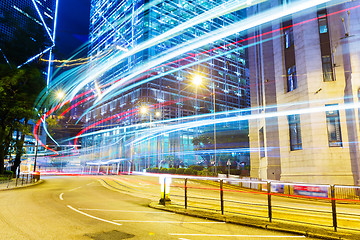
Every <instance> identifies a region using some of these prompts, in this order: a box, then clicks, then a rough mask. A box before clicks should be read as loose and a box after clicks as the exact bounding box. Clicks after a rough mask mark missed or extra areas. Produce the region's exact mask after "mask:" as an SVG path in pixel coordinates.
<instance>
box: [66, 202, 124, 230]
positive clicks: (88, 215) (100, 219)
mask: <svg viewBox="0 0 360 240" xmlns="http://www.w3.org/2000/svg"><path fill="white" fill-rule="evenodd" d="M67 207H68V208H70V209H71V210H73V211H75V212H78V213H80V214H82V215H85V216H87V217H90V218H93V219H96V220H99V221H102V222H106V223H111V224H114V225H118V226H121V225H122V224H121V223H116V222H113V221H109V220H105V219H102V218H98V217H95V216H92V215H90V214H87V213H84V212H82V211H79V210H77V209H75V208H73V207H72V206H70V205H67Z"/></svg>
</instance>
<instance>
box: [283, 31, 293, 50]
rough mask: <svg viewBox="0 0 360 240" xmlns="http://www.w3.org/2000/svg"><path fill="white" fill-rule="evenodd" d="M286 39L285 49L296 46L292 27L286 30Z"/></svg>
mask: <svg viewBox="0 0 360 240" xmlns="http://www.w3.org/2000/svg"><path fill="white" fill-rule="evenodd" d="M284 37H285V48H290V47H291V46H292V45H294V34H293V28H292V27H290V28H288V29H286V30H284Z"/></svg>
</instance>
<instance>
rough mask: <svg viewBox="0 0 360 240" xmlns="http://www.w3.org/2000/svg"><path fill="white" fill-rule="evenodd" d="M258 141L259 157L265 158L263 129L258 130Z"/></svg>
mask: <svg viewBox="0 0 360 240" xmlns="http://www.w3.org/2000/svg"><path fill="white" fill-rule="evenodd" d="M259 141H260V157H261V158H263V157H265V148H264V147H265V139H264V128H263V127H262V128H260V130H259Z"/></svg>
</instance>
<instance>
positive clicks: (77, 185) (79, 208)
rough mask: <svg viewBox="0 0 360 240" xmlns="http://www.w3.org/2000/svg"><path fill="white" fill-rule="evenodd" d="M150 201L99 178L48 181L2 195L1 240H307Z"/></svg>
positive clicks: (0, 212)
mask: <svg viewBox="0 0 360 240" xmlns="http://www.w3.org/2000/svg"><path fill="white" fill-rule="evenodd" d="M139 195H141V194H139ZM149 202H150V200H149V199H146V198H141V196H139V197H136V196H134V195H128V194H126V193H121V192H114V191H111V190H109V189H107V188H105V187H104V186H103V185H101V184H100V183H99V181H98V180H97V178H91V177H48V178H46V179H45V182H44V183H42V184H40V185H37V186H33V187H29V188H24V189H17V190H10V191H0V239H4V240H5V239H9V240H12V239H13V240H21V239H34V240H39V239H76V240H77V239H79V240H81V239H87V240H89V239H96V240H103V239H104V240H105V239H180V240H199V239H210V240H211V239H231V240H232V239H250V240H255V239H305V237H304V236H298V235H292V234H288V233H281V232H272V231H266V230H263V229H257V228H251V227H244V226H238V225H233V224H227V223H222V222H215V221H210V220H206V219H199V218H194V217H188V216H184V215H177V214H173V213H169V212H163V211H158V210H155V209H151V208H149V207H148V204H149ZM308 239H309V238H308Z"/></svg>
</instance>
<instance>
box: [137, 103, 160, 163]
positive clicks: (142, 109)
mask: <svg viewBox="0 0 360 240" xmlns="http://www.w3.org/2000/svg"><path fill="white" fill-rule="evenodd" d="M139 112H140V114H142V115H147V114H148V115H149V119H150V121H149V128H150V133H151V123H152V115H151V112H150V109H149V107H148V106H145V105H144V106H141V107H140V111H139ZM160 116H161V113H160V112H158V111H157V112H155V117H160ZM150 142H151V138H150V139H149V141H148V167H149V168H150V152H151V151H150ZM145 169H146V162H145Z"/></svg>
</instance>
